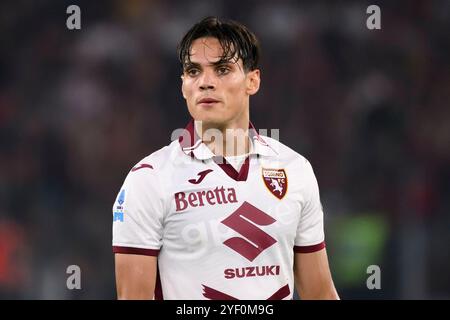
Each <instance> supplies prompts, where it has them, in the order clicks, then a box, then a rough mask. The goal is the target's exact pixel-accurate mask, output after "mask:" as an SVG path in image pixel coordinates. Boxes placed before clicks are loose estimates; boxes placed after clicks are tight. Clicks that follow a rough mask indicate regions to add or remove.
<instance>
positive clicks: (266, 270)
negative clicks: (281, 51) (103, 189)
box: [113, 18, 338, 299]
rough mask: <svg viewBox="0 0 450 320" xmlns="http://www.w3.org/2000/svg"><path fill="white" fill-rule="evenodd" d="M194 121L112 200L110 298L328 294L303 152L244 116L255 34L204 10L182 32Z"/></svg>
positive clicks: (251, 86) (185, 87)
mask: <svg viewBox="0 0 450 320" xmlns="http://www.w3.org/2000/svg"><path fill="white" fill-rule="evenodd" d="M178 52H179V58H180V62H181V64H182V67H183V75H182V76H181V78H182V93H183V97H184V98H185V99H186V102H187V107H188V109H189V113H190V114H191V116H192V118H193V120H192V121H191V122H190V123H189V124H188V125H187V127H186V130H185V131H184V132H183V134H182V135H181V137H180V139H179V140H175V141H173V142H172V143H171V144H170V145H169V146H166V147H164V148H162V149H160V150H158V151H156V152H154V153H153V154H151V155H150V156H148V157H146V158H144V159H143V160H142V161H140V162H139V163H138V164H137V165H136V166H135V167H133V168H132V169H131V171H130V172H129V174H128V176H127V178H126V180H125V182H124V185H123V187H122V188H121V189H120V191H119V195H118V197H117V200H116V202H115V203H114V206H113V218H114V222H113V252H114V253H115V262H116V283H117V293H118V298H119V299H152V298H154V297H155V298H164V299H292V297H293V290H294V283H295V287H296V288H297V290H298V294H299V296H300V297H301V298H302V299H338V295H337V293H336V290H335V288H334V285H333V282H332V278H331V275H330V270H329V266H328V259H327V254H326V250H325V242H324V231H323V213H322V206H321V204H320V198H319V189H318V185H317V181H316V178H315V176H314V173H313V169H312V167H311V165H310V164H309V162H308V161H307V160H306V159H305V158H304V157H302V156H301V155H299V154H298V153H296V152H295V151H293V150H291V149H289V148H288V147H286V146H284V145H283V144H281V143H280V142H278V141H276V140H275V139H272V138H268V137H261V136H259V135H258V133H257V132H256V130H255V129H254V127H253V125H252V124H251V123H250V121H249V98H250V96H251V95H254V94H255V93H257V92H258V89H259V85H260V71H259V70H258V68H257V67H258V58H259V45H258V42H257V39H256V37H255V36H254V35H253V33H251V32H250V31H249V30H248V29H247V28H246V27H244V26H243V25H241V24H238V23H236V22H232V21H221V20H219V19H217V18H206V19H204V20H202V21H201V22H199V23H197V24H196V25H195V26H193V27H192V29H191V30H189V31H188V33H187V34H186V35H185V36H184V38H183V39H182V41H181V43H180V46H179V49H178Z"/></svg>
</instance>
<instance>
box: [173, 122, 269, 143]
mask: <svg viewBox="0 0 450 320" xmlns="http://www.w3.org/2000/svg"><path fill="white" fill-rule="evenodd" d="M248 128H249V129H250V130H249V133H250V134H249V136H250V138H253V137H256V139H258V140H259V141H260V142H261V143H262V144H263V145H265V146H268V144H267V142H266V141H264V139H263V138H262V137H261V136H260V135H259V133H258V131H257V130H256V129H255V126H254V125H253V123H252V122H251V121H249V123H248ZM184 130H185V131H184V133H186V132H187V133H188V134H189V135H188V136H185V135H184V134H182V135H181V136H180V137H179V138H178V142H179V143H180V145H181V148H188V147H192V146H193V145H194V144H195V143H196V142H197V140H198V139H200V137H199V136H198V135H197V132H196V131H195V125H194V119H191V120H190V121H189V123H188V124H187V125H186V127H185V128H184Z"/></svg>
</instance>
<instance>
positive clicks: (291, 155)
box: [261, 136, 311, 170]
mask: <svg viewBox="0 0 450 320" xmlns="http://www.w3.org/2000/svg"><path fill="white" fill-rule="evenodd" d="M261 137H262V139H263V140H264V141H265V142H266V143H267V144H268V145H269V146H270V148H271V149H272V150H273V151H274V152H275V153H276V156H275V157H276V158H277V159H278V160H279V161H281V162H282V163H283V164H285V165H289V166H294V167H296V168H297V169H301V170H309V168H310V167H311V164H310V163H309V161H308V159H307V158H306V157H305V156H303V155H302V154H300V153H298V152H297V151H295V150H293V149H292V148H290V147H288V146H287V145H285V144H284V143H282V142H280V141H278V140H275V139H273V138H270V137H267V136H261Z"/></svg>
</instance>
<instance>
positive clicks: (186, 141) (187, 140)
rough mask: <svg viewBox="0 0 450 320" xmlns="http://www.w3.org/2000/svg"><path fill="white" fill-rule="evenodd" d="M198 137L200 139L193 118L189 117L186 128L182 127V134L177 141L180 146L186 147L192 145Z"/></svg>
mask: <svg viewBox="0 0 450 320" xmlns="http://www.w3.org/2000/svg"><path fill="white" fill-rule="evenodd" d="M186 133H187V134H188V135H187V136H186ZM198 139H200V137H199V136H198V135H197V133H196V132H195V127H194V119H191V121H189V123H188V124H187V126H186V128H184V131H183V134H182V135H181V136H180V137H179V138H178V142H179V143H180V146H181V148H188V147H192V146H193V145H194V144H195V142H197V140H198Z"/></svg>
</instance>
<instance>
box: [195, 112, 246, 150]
mask: <svg viewBox="0 0 450 320" xmlns="http://www.w3.org/2000/svg"><path fill="white" fill-rule="evenodd" d="M244 118H245V119H242V120H241V121H239V122H235V123H232V124H214V123H207V122H203V121H195V130H196V132H197V134H198V136H199V137H201V139H202V141H203V143H205V144H206V146H207V147H208V148H209V149H210V150H211V151H212V152H213V153H214V154H215V155H216V156H223V157H230V156H239V155H244V154H247V153H249V152H250V139H249V136H248V134H249V130H248V123H249V118H248V117H244Z"/></svg>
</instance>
